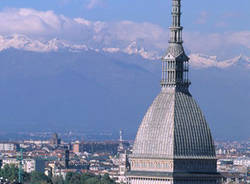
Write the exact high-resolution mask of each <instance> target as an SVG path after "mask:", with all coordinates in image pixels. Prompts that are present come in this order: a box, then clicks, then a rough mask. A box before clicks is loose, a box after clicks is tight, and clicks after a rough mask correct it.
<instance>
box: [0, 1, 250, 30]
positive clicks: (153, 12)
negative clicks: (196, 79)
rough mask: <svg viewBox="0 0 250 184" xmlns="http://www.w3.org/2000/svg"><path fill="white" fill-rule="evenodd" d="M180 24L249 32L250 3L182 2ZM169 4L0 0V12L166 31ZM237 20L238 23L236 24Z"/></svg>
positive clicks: (192, 28) (203, 28) (190, 27)
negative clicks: (25, 10)
mask: <svg viewBox="0 0 250 184" xmlns="http://www.w3.org/2000/svg"><path fill="white" fill-rule="evenodd" d="M182 4H183V15H184V17H183V22H184V26H185V27H186V29H187V30H197V31H198V30H199V31H204V32H221V31H235V30H245V29H249V28H250V21H248V20H249V17H250V11H249V7H250V1H249V0H240V1H228V0H219V1H218V0H209V1H204V0H202V1H197V0H189V1H187V0H185V1H183V2H182ZM170 5H171V2H170V0H168V1H167V0H157V1H155V0H32V1H31V0H21V1H20V0H1V2H0V7H1V9H2V10H3V9H6V8H33V9H36V10H40V11H47V10H53V11H54V12H55V13H56V14H63V15H65V16H67V17H84V18H85V19H88V20H92V21H97V20H100V21H121V20H131V21H135V22H145V21H146V22H151V23H154V24H159V25H161V26H162V27H165V28H167V26H168V25H169V24H170V22H169V20H170V19H169V16H170V14H169V10H170V9H169V8H170ZM239 20H240V21H239Z"/></svg>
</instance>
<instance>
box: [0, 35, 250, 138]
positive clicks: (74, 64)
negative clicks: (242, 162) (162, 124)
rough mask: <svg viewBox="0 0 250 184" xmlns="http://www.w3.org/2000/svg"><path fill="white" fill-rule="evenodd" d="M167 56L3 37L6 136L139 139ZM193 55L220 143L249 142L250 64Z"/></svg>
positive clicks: (199, 89) (195, 83) (0, 122)
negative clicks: (88, 134) (79, 133)
mask: <svg viewBox="0 0 250 184" xmlns="http://www.w3.org/2000/svg"><path fill="white" fill-rule="evenodd" d="M163 54H164V51H163V50H158V51H155V50H154V51H153V52H152V51H149V50H147V49H145V48H143V47H142V46H140V45H139V44H138V43H137V42H135V41H134V42H131V43H130V44H129V45H127V46H126V47H123V48H122V47H121V48H118V47H115V48H105V47H104V48H100V47H96V48H93V47H89V46H88V45H86V44H79V45H75V44H71V43H68V42H66V41H64V40H59V39H52V40H47V41H41V40H34V39H32V38H28V37H27V36H24V35H12V36H0V102H1V103H0V104H1V105H0V117H1V118H0V126H2V127H4V128H2V129H1V131H2V132H4V131H10V132H11V131H12V132H13V131H38V130H44V131H47V130H51V131H70V130H73V131H74V130H82V131H83V132H88V131H96V132H102V131H107V132H112V133H115V132H118V130H119V129H123V130H124V131H125V134H126V135H127V137H128V138H131V139H132V138H133V137H134V136H135V133H136V131H137V128H138V126H139V124H140V121H141V119H142V118H143V115H144V113H145V112H146V110H147V108H148V107H149V105H150V104H151V103H152V101H153V99H154V97H155V96H156V95H157V94H158V93H159V91H160V84H159V81H160V77H161V62H160V58H161V56H162V55H163ZM188 55H189V57H190V65H191V67H190V79H191V81H192V85H191V89H190V90H191V93H192V94H193V96H194V98H195V99H196V100H197V101H198V103H199V104H200V106H201V108H202V109H203V111H204V114H205V115H206V117H207V120H208V122H209V124H210V127H211V129H212V132H213V134H214V136H215V137H216V138H217V139H246V138H248V133H249V132H248V130H249V128H250V127H249V124H250V123H249V119H250V114H249V109H250V103H249V102H250V101H249V100H250V93H249V91H250V83H249V82H248V81H249V80H250V57H249V56H247V55H239V56H235V57H233V58H223V59H218V57H216V56H208V55H205V54H202V53H188ZM1 131H0V132H1Z"/></svg>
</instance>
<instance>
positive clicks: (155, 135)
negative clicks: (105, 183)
mask: <svg viewBox="0 0 250 184" xmlns="http://www.w3.org/2000/svg"><path fill="white" fill-rule="evenodd" d="M172 1H173V2H172V3H173V5H172V25H171V27H170V39H169V47H168V49H167V52H166V54H165V55H164V56H163V58H162V80H161V86H162V88H161V92H160V94H159V95H158V96H157V97H156V98H155V100H154V101H153V103H152V105H151V106H150V107H149V109H148V111H147V113H146V114H145V116H144V118H143V120H142V123H141V125H140V127H139V130H138V132H137V136H136V139H135V142H134V147H133V152H132V154H131V155H130V156H129V163H130V170H129V171H128V172H127V179H128V183H130V184H216V183H218V179H219V178H220V175H219V174H218V173H217V163H216V162H217V160H216V154H215V147H214V143H213V139H212V136H211V132H210V129H209V127H208V124H207V122H206V120H205V117H204V115H203V113H202V111H201V109H200V108H199V106H198V104H197V103H196V102H195V100H194V99H193V97H192V95H191V94H190V92H189V86H190V84H191V83H190V81H189V79H188V70H189V69H188V61H189V58H188V57H187V55H186V54H185V51H184V49H183V46H182V44H183V41H182V30H183V27H182V26H181V0H172Z"/></svg>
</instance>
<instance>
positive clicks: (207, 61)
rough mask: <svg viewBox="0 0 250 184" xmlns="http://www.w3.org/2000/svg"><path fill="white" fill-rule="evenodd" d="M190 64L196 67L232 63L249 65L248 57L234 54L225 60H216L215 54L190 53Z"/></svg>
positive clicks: (219, 65)
mask: <svg viewBox="0 0 250 184" xmlns="http://www.w3.org/2000/svg"><path fill="white" fill-rule="evenodd" d="M189 57H190V64H191V66H193V67H196V68H209V67H217V68H228V67H231V66H234V65H242V66H246V67H250V57H247V56H242V55H240V56H236V57H234V58H231V59H227V60H218V58H217V56H208V55H204V54H190V56H189Z"/></svg>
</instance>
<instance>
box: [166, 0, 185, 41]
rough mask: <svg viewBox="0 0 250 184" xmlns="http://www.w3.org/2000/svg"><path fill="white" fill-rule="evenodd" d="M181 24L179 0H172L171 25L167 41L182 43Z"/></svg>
mask: <svg viewBox="0 0 250 184" xmlns="http://www.w3.org/2000/svg"><path fill="white" fill-rule="evenodd" d="M182 29H183V27H182V26H181V0H173V4H172V26H171V27H170V32H171V36H170V40H169V43H182Z"/></svg>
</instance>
